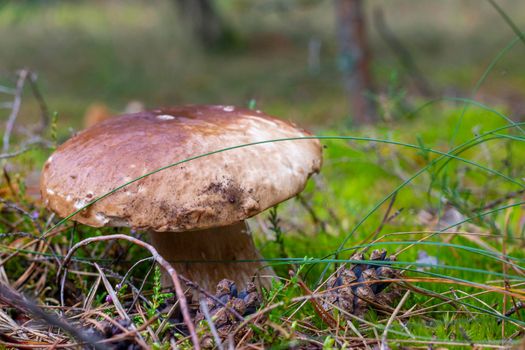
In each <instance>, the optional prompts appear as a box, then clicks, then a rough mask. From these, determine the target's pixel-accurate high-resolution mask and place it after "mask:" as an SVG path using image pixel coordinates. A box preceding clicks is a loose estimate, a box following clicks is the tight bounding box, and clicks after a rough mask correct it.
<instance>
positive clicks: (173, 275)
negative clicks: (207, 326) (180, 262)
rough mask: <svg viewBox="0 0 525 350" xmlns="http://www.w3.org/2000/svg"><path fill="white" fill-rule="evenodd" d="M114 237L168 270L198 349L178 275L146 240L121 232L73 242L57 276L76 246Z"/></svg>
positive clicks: (185, 321) (196, 337)
mask: <svg viewBox="0 0 525 350" xmlns="http://www.w3.org/2000/svg"><path fill="white" fill-rule="evenodd" d="M114 239H123V240H126V241H129V242H132V243H134V244H136V245H138V246H141V247H143V248H145V249H147V250H148V251H149V252H150V253H151V255H152V256H153V258H154V259H155V261H156V262H157V263H158V264H159V265H160V266H162V268H164V269H165V270H166V271H167V272H168V274H169V275H170V276H171V279H172V281H173V286H174V287H175V292H176V294H177V298H178V300H179V302H180V308H181V311H182V316H183V318H184V323H185V324H186V327H188V331H189V332H190V336H191V340H192V342H193V346H194V349H197V350H199V349H200V343H199V338H198V336H197V333H196V332H195V326H194V325H193V322H192V321H191V317H190V313H189V309H188V302H187V300H186V296H185V295H184V291H183V289H182V285H181V283H180V279H179V276H178V274H177V271H176V270H175V269H174V268H173V267H172V266H171V265H170V263H169V262H168V261H166V260H165V259H164V258H163V257H162V256H160V254H159V253H158V252H157V250H156V249H155V248H154V247H153V246H152V245H150V244H148V243H146V242H143V241H141V240H139V239H137V238H134V237H130V236H127V235H123V234H113V235H108V236H98V237H91V238H86V239H84V240H83V241H80V242H78V243H77V244H75V245H74V246H73V247H72V248H71V249H70V250H69V252H68V253H67V255H66V257H65V258H64V261H63V262H62V264H61V265H60V268H59V270H58V272H57V276H60V274H61V273H62V270H64V269H65V267H66V266H67V264H68V262H69V260H71V257H72V255H73V254H74V253H75V251H76V250H77V249H78V248H80V247H83V246H86V245H88V244H90V243H93V242H100V241H110V240H114Z"/></svg>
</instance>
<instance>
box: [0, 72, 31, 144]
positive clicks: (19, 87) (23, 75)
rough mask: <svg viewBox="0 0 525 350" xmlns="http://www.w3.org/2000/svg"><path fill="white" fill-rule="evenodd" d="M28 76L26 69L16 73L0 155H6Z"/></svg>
mask: <svg viewBox="0 0 525 350" xmlns="http://www.w3.org/2000/svg"><path fill="white" fill-rule="evenodd" d="M28 75H29V71H28V70H27V69H22V70H21V71H20V72H19V73H18V81H17V82H16V90H15V98H14V101H13V108H12V109H11V114H10V115H9V118H8V119H7V124H6V127H5V132H4V138H3V146H2V153H7V152H8V151H9V140H10V138H11V133H12V132H13V127H14V125H15V121H16V118H17V117H18V113H19V112H20V106H21V104H22V93H23V91H24V83H25V81H26V79H27V77H28Z"/></svg>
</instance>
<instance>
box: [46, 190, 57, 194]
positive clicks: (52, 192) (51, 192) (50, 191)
mask: <svg viewBox="0 0 525 350" xmlns="http://www.w3.org/2000/svg"><path fill="white" fill-rule="evenodd" d="M46 192H47V194H50V195H54V194H55V191H53V190H52V189H50V188H48V189H47V191H46Z"/></svg>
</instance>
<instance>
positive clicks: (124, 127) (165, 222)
mask: <svg viewBox="0 0 525 350" xmlns="http://www.w3.org/2000/svg"><path fill="white" fill-rule="evenodd" d="M305 136H311V135H310V134H309V133H308V132H306V131H305V130H303V129H300V128H298V127H296V126H295V125H294V124H291V123H288V122H285V121H282V120H279V119H277V118H274V117H271V116H268V115H266V114H263V113H262V112H260V111H254V110H249V109H243V108H237V107H233V106H183V107H172V108H164V109H156V110H152V111H144V112H140V113H134V114H125V115H121V116H118V117H113V118H111V119H109V120H106V121H104V122H101V123H99V124H96V125H94V126H92V127H90V128H88V129H86V130H84V131H82V132H80V133H79V134H77V135H76V136H74V137H72V138H71V139H69V140H68V141H66V142H65V143H64V144H62V145H61V146H60V147H58V148H57V150H56V151H55V152H54V153H53V154H52V155H51V156H50V157H49V159H48V160H47V161H46V163H45V165H44V169H43V171H42V175H41V183H40V189H41V193H42V197H43V200H44V202H45V204H46V205H47V207H48V208H50V209H51V210H53V211H54V212H55V213H57V214H58V215H59V216H61V217H66V216H68V215H70V214H72V213H74V212H75V211H77V210H79V209H81V208H83V207H84V206H86V204H88V203H90V202H91V201H93V200H94V199H96V198H98V197H100V196H102V195H104V194H106V193H108V192H110V191H112V190H113V189H115V188H117V187H118V186H121V185H123V184H125V183H127V182H129V181H131V180H133V179H136V178H138V177H140V176H143V175H145V174H148V173H149V172H152V171H154V170H156V169H159V168H162V167H166V166H168V165H170V164H173V163H176V162H180V161H182V160H184V159H188V158H191V157H195V156H198V155H201V154H205V153H208V152H213V151H217V150H221V149H224V148H228V147H232V146H239V145H243V144H248V143H254V142H260V141H267V140H275V139H284V138H300V137H305ZM321 159H322V157H321V147H320V143H319V141H318V140H316V139H296V140H287V141H280V142H271V143H261V144H256V145H252V146H248V147H240V148H235V149H230V150H226V151H224V152H218V153H214V154H211V155H208V156H205V157H202V158H197V159H193V160H191V161H188V162H184V163H181V164H179V165H176V166H173V167H169V168H167V169H164V170H162V171H159V172H157V173H154V174H152V175H149V176H146V177H144V178H142V179H140V180H139V181H136V182H133V183H131V184H129V185H127V186H125V187H123V188H121V189H119V190H117V191H115V192H114V193H112V194H111V195H109V196H107V197H105V198H103V199H102V200H100V201H98V202H96V203H94V204H93V205H91V206H89V207H87V208H85V209H84V210H82V211H81V212H79V213H78V214H76V215H75V216H73V217H72V219H73V220H75V221H77V222H79V223H82V224H85V225H89V226H93V227H102V226H114V227H130V228H133V229H136V230H146V231H147V232H148V233H149V235H150V239H151V241H152V244H153V245H154V246H155V248H156V249H157V250H158V252H159V253H160V254H161V255H162V256H163V257H164V258H165V259H166V260H168V261H170V262H171V263H172V265H173V267H175V269H177V271H178V272H179V273H181V274H182V275H184V276H186V277H187V278H189V279H191V280H193V281H195V282H197V283H198V284H199V285H201V286H202V287H203V288H207V289H210V288H214V286H215V285H216V283H217V282H219V281H220V280H221V279H223V278H227V279H230V280H233V281H235V282H236V283H237V284H238V286H239V287H240V288H242V287H243V286H244V284H245V283H246V282H247V281H249V280H250V278H252V277H253V276H254V275H255V274H256V273H257V272H261V271H263V272H264V269H263V266H265V264H263V263H261V262H258V261H253V260H259V259H261V257H260V255H259V253H258V252H257V250H256V248H255V246H254V243H253V241H252V238H251V235H250V233H249V232H248V230H247V226H246V223H245V220H246V219H247V218H249V217H251V216H254V215H256V214H258V213H260V212H261V211H263V210H265V209H267V208H269V207H272V206H274V205H276V204H277V203H280V202H282V201H284V200H286V199H288V198H291V197H293V196H295V195H296V194H297V193H299V192H301V191H302V190H303V188H304V186H305V184H306V181H307V180H308V178H309V177H310V175H312V174H313V173H315V172H318V171H319V169H320V167H321ZM236 261H238V262H236ZM239 261H241V262H239ZM243 261H246V262H243ZM266 272H268V273H270V274H271V269H266ZM261 275H264V273H262V274H261Z"/></svg>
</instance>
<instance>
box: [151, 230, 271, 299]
mask: <svg viewBox="0 0 525 350" xmlns="http://www.w3.org/2000/svg"><path fill="white" fill-rule="evenodd" d="M148 233H149V237H150V240H151V243H152V245H153V246H154V247H155V248H156V249H157V251H158V252H159V253H160V255H161V256H162V257H163V258H164V259H166V260H167V261H169V263H170V264H171V265H172V266H173V267H174V268H175V269H176V270H177V272H178V273H179V274H181V275H183V276H184V277H186V278H188V279H190V280H191V281H194V282H196V283H197V284H198V285H200V286H201V287H202V288H204V289H206V290H211V291H213V290H215V287H216V286H217V283H218V282H219V281H220V280H222V279H224V278H227V279H230V280H232V281H234V282H235V283H236V284H237V287H238V288H239V289H241V288H244V287H245V285H246V283H247V282H249V281H251V280H252V279H253V277H254V276H256V277H260V278H256V279H255V282H256V283H258V284H262V285H264V286H268V285H269V284H270V277H273V276H275V273H274V272H273V270H272V269H271V268H270V267H268V266H266V264H265V263H264V262H260V261H255V262H244V261H243V262H239V261H241V260H260V259H261V255H260V254H259V252H258V251H257V249H256V248H255V245H254V243H253V240H252V237H251V234H250V232H249V229H248V226H247V225H246V223H245V222H244V221H241V222H238V223H235V224H233V225H230V226H224V227H214V228H209V229H205V230H197V231H186V232H155V231H151V230H150V231H148ZM167 277H168V276H163V279H162V283H163V286H165V287H168V286H171V285H172V283H171V280H170V279H169V278H167Z"/></svg>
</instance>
